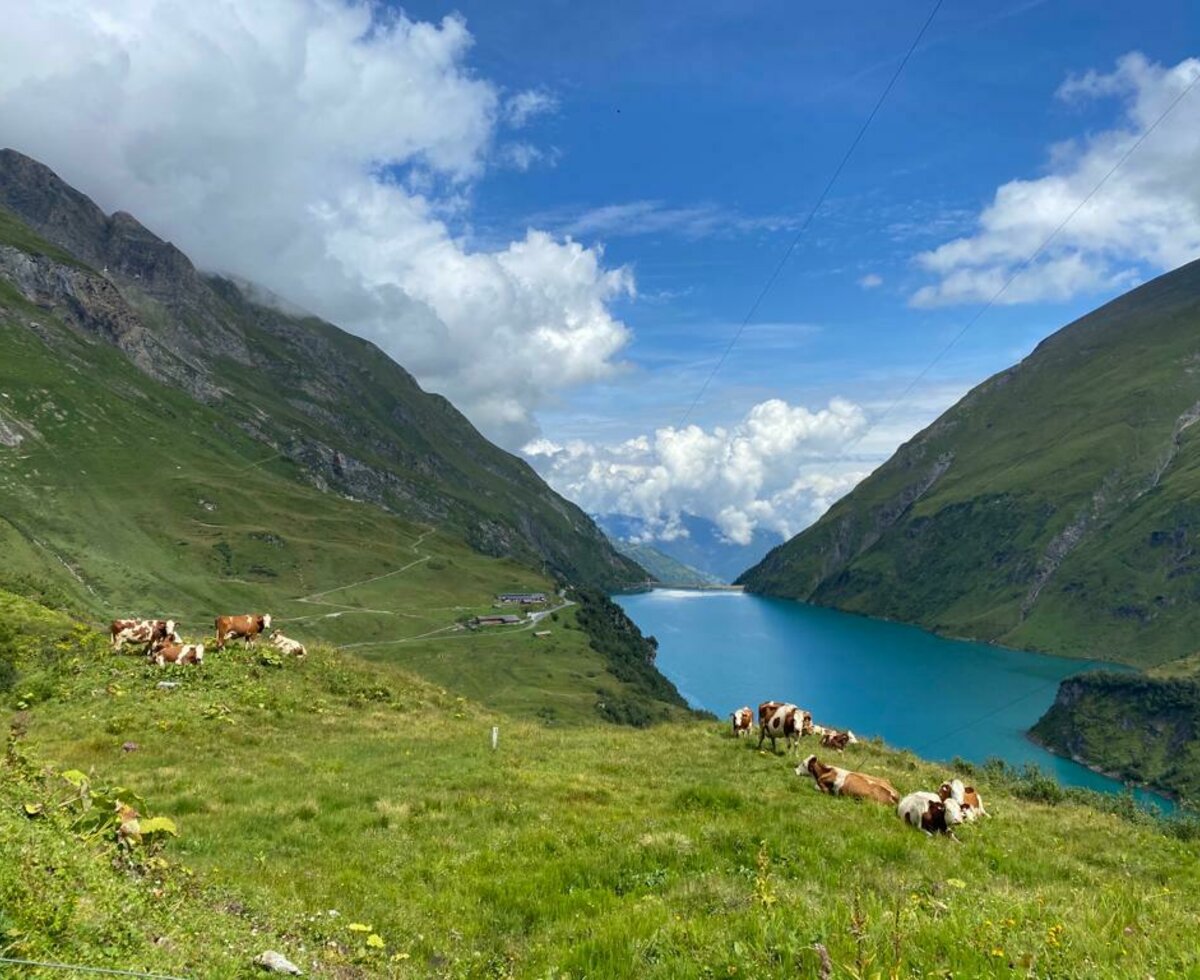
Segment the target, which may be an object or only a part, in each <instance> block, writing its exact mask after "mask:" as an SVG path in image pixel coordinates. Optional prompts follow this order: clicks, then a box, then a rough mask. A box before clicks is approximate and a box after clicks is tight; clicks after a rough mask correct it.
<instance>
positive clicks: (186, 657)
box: [150, 643, 204, 667]
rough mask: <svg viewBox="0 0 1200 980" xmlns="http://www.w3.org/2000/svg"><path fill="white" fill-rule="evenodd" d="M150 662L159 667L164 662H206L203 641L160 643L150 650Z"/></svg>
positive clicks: (181, 663) (178, 664) (181, 664)
mask: <svg viewBox="0 0 1200 980" xmlns="http://www.w3.org/2000/svg"><path fill="white" fill-rule="evenodd" d="M150 662H151V663H152V664H154V665H155V666H157V667H162V666H163V665H164V664H175V665H176V666H183V665H184V664H202V663H204V644H203V643H160V644H159V645H158V646H156V647H155V648H154V649H153V650H151V651H150Z"/></svg>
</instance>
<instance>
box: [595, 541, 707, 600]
mask: <svg viewBox="0 0 1200 980" xmlns="http://www.w3.org/2000/svg"><path fill="white" fill-rule="evenodd" d="M613 546H614V547H615V548H616V549H617V551H619V552H621V554H623V555H625V557H626V558H632V559H633V560H634V561H635V562H637V563H638V564H639V565H640V566H641V567H642V568H644V569H646V571H647V572H649V573H650V578H651V579H652V580H653V581H655V582H656V583H658V584H659V585H674V586H678V587H680V588H696V589H702V588H705V587H707V586H711V585H721V584H722V581H721V579H720V578H719V577H717V576H716V575H713V574H712V573H711V572H703V571H701V570H700V569H698V568H692V566H691V565H685V564H684V563H683V562H681V561H679V560H678V559H675V558H672V557H671V556H670V555H668V554H665V553H664V552H662V551H659V550H658V549H657V548H655V547H653V546H652V545H648V544H638V543H635V542H633V541H620V540H616V541H614V542H613Z"/></svg>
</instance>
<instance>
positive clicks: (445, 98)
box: [0, 0, 634, 445]
mask: <svg viewBox="0 0 1200 980" xmlns="http://www.w3.org/2000/svg"><path fill="white" fill-rule="evenodd" d="M471 43H472V41H471V36H470V34H469V32H468V30H467V27H466V25H465V23H464V22H463V21H462V20H461V19H460V18H458V17H447V18H445V19H443V20H442V21H440V22H439V23H423V22H419V21H413V20H409V19H408V18H407V17H405V16H404V15H403V14H400V13H394V12H390V11H388V10H387V9H386V8H384V7H382V6H380V5H377V4H370V3H366V2H361V3H342V2H337V0H266V2H263V3H256V4H246V3H241V2H237V0H211V2H205V3H192V2H188V0H120V2H118V0H110V2H108V3H97V2H93V0H48V2H44V3H37V4H9V5H7V7H6V9H5V13H4V28H3V30H2V31H0V64H3V66H4V69H3V71H0V133H2V134H3V140H4V142H5V143H6V144H8V145H11V146H13V147H14V148H16V149H18V150H21V151H23V152H25V153H28V154H30V155H32V156H35V157H37V158H39V159H41V160H42V161H44V162H45V163H47V164H48V165H50V166H51V167H52V168H54V169H55V170H56V171H57V172H58V173H59V174H60V175H61V176H63V178H64V179H66V180H68V181H69V182H70V183H72V184H74V185H76V186H77V187H79V188H80V189H81V190H83V191H85V192H86V193H88V194H90V195H91V196H93V197H94V198H96V200H97V202H98V203H99V204H101V206H103V207H105V208H107V209H114V208H121V209H124V210H128V211H131V212H133V213H134V214H135V215H137V216H138V217H139V218H140V219H141V220H142V221H144V222H145V223H146V224H147V225H148V226H149V227H150V228H151V229H152V230H154V231H156V232H158V233H159V234H161V235H163V237H166V238H170V239H171V240H173V241H174V242H176V243H177V244H178V245H179V246H180V247H181V248H183V249H184V250H185V251H187V252H188V253H189V254H190V255H191V256H192V257H193V258H194V259H195V260H196V261H197V263H198V264H200V265H201V266H202V267H206V268H210V269H216V270H222V271H229V272H234V273H238V274H240V275H242V276H245V277H247V278H249V279H252V280H256V281H258V282H261V283H262V284H263V285H265V286H266V287H268V288H269V289H271V290H273V291H274V292H276V293H278V294H280V295H282V296H284V297H287V298H288V299H291V300H293V301H295V302H296V303H298V304H300V305H302V306H304V307H306V308H308V309H311V310H313V311H314V312H316V313H318V314H320V315H322V316H325V317H327V318H329V319H331V320H333V321H334V322H336V323H338V324H340V325H342V326H344V327H346V328H347V329H350V330H352V331H354V332H356V333H358V334H360V335H362V336H364V337H368V338H369V339H371V340H374V341H375V342H376V343H378V344H379V345H380V346H381V347H382V348H383V349H384V350H386V351H387V352H388V353H389V354H391V355H392V356H393V357H395V358H396V359H397V360H398V361H400V363H402V364H404V366H405V367H407V368H408V369H409V370H410V371H412V372H413V373H414V374H415V375H416V376H417V378H418V380H420V381H421V383H422V384H423V385H425V386H426V387H428V388H431V389H434V390H437V391H440V392H442V393H444V394H446V395H447V396H448V397H450V398H451V399H452V400H453V401H454V402H455V403H456V404H458V405H459V406H460V407H461V408H463V409H464V410H465V411H466V412H467V414H468V415H469V416H470V417H471V419H472V420H473V421H474V422H475V423H476V424H477V425H479V426H480V427H481V428H482V429H483V430H484V431H485V432H486V433H487V434H488V435H490V436H492V437H493V438H498V439H499V440H500V441H502V442H505V443H507V444H508V445H519V444H521V443H522V442H524V441H525V440H527V439H528V438H529V437H530V436H531V435H533V434H534V433H535V432H536V425H535V424H534V422H533V414H532V413H533V412H534V411H535V410H536V409H537V408H538V407H539V406H541V405H544V404H546V403H547V402H549V401H551V400H553V398H554V397H555V393H556V392H557V391H560V390H562V389H564V388H567V387H570V386H573V385H581V384H586V383H589V382H591V381H595V380H597V379H599V378H603V377H606V376H608V375H610V374H611V373H612V372H613V371H614V370H616V368H617V365H616V364H615V363H614V359H615V358H616V357H617V356H618V354H619V352H620V350H621V348H622V347H623V345H624V344H625V343H626V342H627V340H628V338H629V333H628V330H627V329H626V327H625V326H624V325H623V324H622V323H620V322H619V321H618V320H616V319H615V318H614V317H613V315H612V314H611V312H610V311H609V303H610V302H611V301H612V300H613V299H615V298H616V297H618V296H621V295H624V294H628V293H631V292H632V291H633V288H634V287H633V279H632V276H631V274H630V273H629V272H628V271H627V270H624V269H609V268H606V267H605V266H604V263H603V256H602V254H601V252H600V251H599V250H598V249H587V248H583V247H582V246H580V245H578V244H576V243H574V242H571V241H569V240H561V239H558V238H555V237H553V236H551V235H549V234H547V233H545V232H542V231H538V230H532V229H531V230H530V231H528V232H527V233H526V234H525V236H524V237H523V238H521V239H519V240H517V241H513V242H511V243H509V244H507V246H505V247H502V248H498V249H496V250H494V251H474V250H472V249H471V248H470V247H469V246H468V245H467V243H466V242H465V241H464V240H463V239H462V238H461V237H458V236H456V234H455V233H454V232H453V230H452V229H451V227H450V226H448V224H447V221H449V220H455V219H460V220H465V219H466V218H468V217H469V209H470V202H471V195H472V189H473V181H474V180H475V179H476V178H478V177H479V176H480V175H481V174H482V173H483V172H484V170H485V169H486V167H487V166H488V165H489V164H491V163H493V162H496V163H500V164H506V165H509V166H521V165H522V162H523V163H524V165H525V166H529V165H532V164H533V163H534V162H538V161H540V160H542V159H544V155H545V154H546V153H548V152H549V151H543V150H539V149H538V148H537V147H534V146H532V145H531V144H529V143H527V142H524V141H522V142H519V143H507V144H506V143H504V142H503V140H502V138H501V135H502V128H503V126H504V125H506V124H507V125H510V126H518V125H523V124H525V123H526V122H528V120H529V119H531V118H532V117H533V116H535V115H537V114H538V113H540V112H547V111H550V110H551V109H552V108H553V105H554V100H553V97H552V96H550V95H549V94H548V93H545V92H538V91H531V92H522V93H519V94H517V95H516V96H514V97H512V98H510V99H508V100H507V101H505V100H503V99H502V98H501V96H500V94H499V93H498V91H497V89H496V87H495V86H494V85H493V84H491V83H489V82H488V81H487V80H484V79H480V78H479V77H477V76H476V75H475V74H474V73H473V72H472V71H471V70H470V68H469V65H468V63H467V57H468V53H469V50H470V47H471ZM518 147H519V148H520V149H518ZM501 362H502V368H501V367H500V363H501Z"/></svg>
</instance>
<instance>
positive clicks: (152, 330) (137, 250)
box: [0, 150, 644, 586]
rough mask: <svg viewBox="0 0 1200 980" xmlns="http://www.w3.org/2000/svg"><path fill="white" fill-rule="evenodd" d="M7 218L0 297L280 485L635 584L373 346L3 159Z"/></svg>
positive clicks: (523, 476) (2, 224) (565, 509)
mask: <svg viewBox="0 0 1200 980" xmlns="http://www.w3.org/2000/svg"><path fill="white" fill-rule="evenodd" d="M5 211H7V214H6V215H5V216H4V218H3V219H2V220H0V250H2V251H0V279H6V280H7V281H8V282H9V283H10V284H12V285H13V286H14V287H15V289H16V290H17V292H18V293H19V294H20V295H21V296H23V297H24V298H25V299H26V300H28V301H30V302H32V303H33V304H35V305H36V306H39V307H41V308H43V309H47V310H51V311H53V312H55V313H56V314H57V315H58V316H59V317H61V318H62V319H64V320H66V321H67V322H68V323H69V324H70V325H71V326H73V327H74V328H76V329H77V330H78V331H79V332H81V333H83V334H85V335H88V336H91V337H95V338H98V339H101V340H103V341H105V342H107V343H110V344H112V345H114V346H116V347H117V348H119V349H120V350H121V351H122V352H124V354H125V355H126V356H127V358H128V359H129V360H130V361H132V363H133V364H135V365H136V366H137V367H138V368H139V369H140V370H141V371H142V372H144V373H145V374H147V375H149V376H150V377H152V378H154V379H156V380H158V381H161V382H163V383H164V384H166V385H169V386H171V387H174V388H177V389H179V390H180V391H181V392H184V393H186V394H188V395H189V396H191V397H192V398H193V399H194V400H196V401H199V402H202V403H203V404H205V405H208V406H210V407H212V408H214V409H215V410H216V411H218V412H219V413H220V415H221V416H222V417H223V422H224V424H225V427H226V429H229V430H232V429H235V428H236V429H238V430H241V432H242V433H245V434H246V435H248V436H249V437H250V438H252V439H253V440H255V441H256V442H258V443H260V446H259V449H258V457H259V458H260V459H264V460H266V459H268V458H270V459H272V460H273V461H274V460H278V461H279V462H278V464H277V465H276V468H277V469H282V470H286V471H287V472H288V473H289V475H290V476H292V477H295V478H299V479H302V480H304V481H306V482H308V483H310V484H311V485H313V486H316V487H317V488H319V489H329V490H332V491H335V492H336V493H338V494H342V495H346V496H351V497H354V498H357V499H361V500H368V501H371V502H373V503H376V504H379V505H380V506H382V507H385V508H386V509H388V510H389V511H392V512H394V513H396V514H399V515H401V516H403V517H405V518H407V519H408V520H410V521H417V522H421V523H436V524H438V525H439V526H440V527H446V528H448V529H450V530H452V531H453V532H454V533H456V534H457V535H459V536H460V537H463V538H464V539H465V540H466V541H468V542H469V543H470V544H471V545H472V546H473V547H474V548H476V549H477V550H479V551H481V552H483V553H485V554H490V555H496V556H507V557H512V558H515V559H517V560H518V561H520V562H521V563H522V564H526V565H529V566H531V567H534V568H538V569H542V570H544V571H545V572H546V573H547V574H549V575H551V576H553V577H557V578H561V579H564V580H566V581H571V582H576V583H580V584H590V585H598V586H619V585H625V584H630V583H632V582H636V581H640V580H641V579H643V578H644V575H642V573H641V570H640V569H638V568H637V567H636V565H634V564H633V563H632V562H630V561H628V560H627V559H625V558H623V557H622V556H620V555H618V554H617V553H616V552H615V551H614V550H613V549H612V547H611V546H610V545H609V543H608V541H607V539H606V538H605V537H604V536H603V534H601V532H600V531H599V530H598V529H597V528H596V526H595V525H594V524H593V523H592V521H591V519H590V518H588V517H587V515H585V514H584V513H583V512H582V511H581V510H579V508H577V507H575V506H574V505H573V504H571V503H569V502H568V501H566V500H564V499H563V498H562V497H560V496H558V495H557V494H555V493H554V492H553V491H552V490H550V488H549V487H547V486H546V485H545V483H544V482H542V480H541V479H540V478H539V477H538V476H537V474H536V473H535V472H534V471H533V470H532V468H530V467H529V466H528V465H527V464H526V463H525V462H523V461H522V460H520V459H518V458H517V457H515V456H513V455H511V454H509V453H506V452H504V451H502V450H500V449H498V448H497V447H495V446H493V445H492V444H491V443H489V442H488V441H487V440H486V439H484V438H483V437H482V436H481V435H480V434H479V433H478V432H477V431H476V430H475V429H474V428H473V427H472V426H471V424H470V423H469V422H468V421H467V420H466V419H465V418H464V417H463V416H462V415H461V414H460V413H459V412H458V411H457V410H456V409H455V408H454V407H453V406H452V405H451V404H450V403H449V402H447V401H446V400H445V399H444V398H441V397H440V396H438V395H432V394H428V393H426V392H424V391H422V390H421V389H420V387H419V386H418V385H417V383H416V382H415V381H414V380H413V378H412V377H411V376H410V375H409V374H408V373H407V372H406V371H404V369H403V368H401V367H400V366H399V365H397V364H396V363H395V362H394V361H392V360H391V359H390V358H388V357H387V356H386V355H385V354H383V352H382V351H380V350H379V349H378V348H376V347H375V346H374V345H373V344H370V343H368V342H367V341H364V340H361V339H359V338H357V337H353V336H351V335H350V334H347V333H345V332H344V331H342V330H339V329H338V328H337V327H334V326H332V325H331V324H328V323H325V322H323V321H321V320H319V319H317V318H315V317H305V316H299V315H295V314H294V313H288V312H283V311H282V310H280V309H277V308H275V307H273V306H268V305H264V304H263V303H260V302H256V301H255V299H253V298H251V296H252V295H254V291H247V290H243V289H242V288H241V287H239V286H238V285H236V284H235V283H233V282H232V281H230V280H228V279H222V278H219V277H213V276H204V275H202V274H201V273H199V272H198V271H197V270H196V269H195V268H194V267H193V266H192V264H191V262H190V261H189V260H188V259H187V257H186V256H185V255H184V254H183V253H182V252H180V251H179V250H178V249H177V248H175V247H174V246H173V245H171V244H169V243H167V242H163V241H161V240H160V239H158V238H157V237H155V236H154V235H153V234H152V233H151V232H149V231H148V230H147V229H145V228H144V227H142V226H141V225H140V224H139V223H138V222H137V221H136V219H134V218H133V217H131V216H130V215H128V214H124V213H123V212H118V213H116V214H115V215H113V216H111V217H109V216H107V215H105V214H104V213H103V212H102V211H101V210H100V209H99V208H98V207H96V205H95V204H93V203H92V202H91V201H90V200H89V199H88V198H86V197H85V196H84V195H82V194H80V193H79V192H78V191H75V190H74V189H73V188H71V187H69V186H67V185H66V184H65V183H63V182H62V181H61V180H60V179H59V178H58V177H57V176H56V175H55V174H54V173H53V172H52V171H50V170H49V169H48V168H47V167H45V166H43V165H42V164H40V163H37V162H36V161H34V160H31V159H29V158H28V157H25V156H22V155H21V154H19V153H16V152H15V151H12V150H0V214H4V212H5ZM13 218H16V219H19V220H18V221H13V220H12V219H13ZM37 237H40V238H41V239H42V240H43V243H42V244H40V245H38V244H35V245H31V242H32V241H33V240H34V239H35V238H37ZM5 246H7V248H6V247H5Z"/></svg>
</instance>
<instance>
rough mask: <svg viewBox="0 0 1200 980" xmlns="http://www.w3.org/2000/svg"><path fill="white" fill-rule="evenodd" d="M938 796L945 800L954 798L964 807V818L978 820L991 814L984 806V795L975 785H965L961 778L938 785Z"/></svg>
mask: <svg viewBox="0 0 1200 980" xmlns="http://www.w3.org/2000/svg"><path fill="white" fill-rule="evenodd" d="M938 796H939V797H940V798H941V799H943V800H954V801H955V802H956V803H958V805H959V806H960V807H962V812H963V819H964V820H978V819H979V818H980V817H981V816H983V817H990V816H991V814H990V813H988V812H987V810H985V809H984V808H983V797H982V796H980V795H979V794H978V793H977V792H976V791H975V787H974V786H964V785H963V781H962V780H961V779H948V780H946V782H944V783H942V785H941V786H939V787H938Z"/></svg>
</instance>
